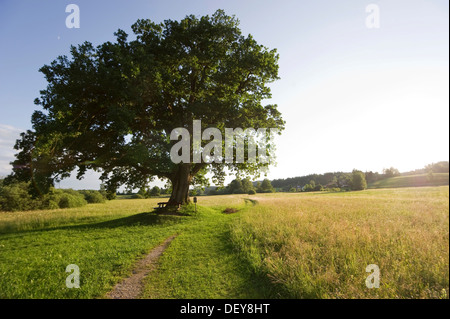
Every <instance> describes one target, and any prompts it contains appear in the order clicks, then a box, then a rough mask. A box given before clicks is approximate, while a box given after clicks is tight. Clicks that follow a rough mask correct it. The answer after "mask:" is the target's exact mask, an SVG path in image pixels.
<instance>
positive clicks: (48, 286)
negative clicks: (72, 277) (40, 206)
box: [0, 200, 189, 298]
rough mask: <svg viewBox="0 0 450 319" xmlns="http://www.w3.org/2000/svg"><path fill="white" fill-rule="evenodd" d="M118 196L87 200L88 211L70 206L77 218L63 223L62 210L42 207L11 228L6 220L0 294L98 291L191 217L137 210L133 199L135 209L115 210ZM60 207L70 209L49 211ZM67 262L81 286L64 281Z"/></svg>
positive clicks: (88, 294) (87, 294)
mask: <svg viewBox="0 0 450 319" xmlns="http://www.w3.org/2000/svg"><path fill="white" fill-rule="evenodd" d="M121 202H122V201H114V202H111V203H108V205H104V204H93V205H96V206H95V207H92V206H93V205H89V208H91V209H92V208H94V210H92V211H90V210H88V211H87V212H84V211H79V210H75V209H74V210H71V213H72V214H74V215H75V216H78V221H79V222H77V219H75V218H68V219H67V221H68V223H67V224H64V223H63V219H62V216H55V217H54V218H51V217H50V216H48V215H45V213H44V217H42V216H40V218H39V217H37V218H36V220H34V219H32V218H31V217H28V216H26V218H25V219H26V222H23V223H21V224H20V227H18V229H17V230H15V231H11V221H9V223H8V225H9V227H7V228H6V229H7V230H8V232H6V233H4V234H2V235H1V236H0V276H1V280H0V298H95V297H101V296H102V295H103V294H105V293H106V292H107V291H109V290H110V289H111V288H112V287H113V285H114V284H115V283H116V282H118V281H119V280H120V278H122V277H124V276H125V275H127V274H129V273H130V271H131V268H132V265H133V263H134V262H135V260H136V259H137V258H139V257H140V256H141V255H143V254H145V253H147V252H148V251H149V250H150V249H151V248H153V247H154V246H156V245H158V244H159V243H161V242H162V241H164V239H165V238H167V237H168V236H170V235H172V234H175V233H176V232H177V231H178V227H179V225H180V224H183V223H185V222H187V221H188V220H189V217H179V216H177V217H175V216H157V215H155V214H153V213H150V212H140V211H139V207H140V205H141V204H142V203H140V202H138V201H132V200H130V201H129V204H130V205H131V206H134V210H133V212H132V213H128V214H127V213H124V212H123V211H117V210H115V209H116V207H115V204H116V203H121ZM143 202H147V205H148V204H149V201H143ZM118 206H119V207H121V205H118ZM149 206H150V207H151V205H149ZM105 208H108V209H105ZM141 211H142V209H141ZM147 211H148V208H147ZM96 212H97V213H98V216H95V213H96ZM47 213H49V212H47ZM58 213H61V214H63V216H66V214H70V213H69V212H62V211H54V212H53V214H55V215H57V214H58ZM115 213H116V214H115ZM32 214H36V213H35V212H33V213H32ZM39 225H44V226H43V227H42V228H38V226H39ZM3 229H5V228H4V227H3ZM22 229H23V230H22ZM69 264H76V265H78V266H79V268H80V280H81V287H82V288H81V289H68V288H66V286H65V278H66V277H67V276H68V275H69V274H68V273H66V272H65V269H66V266H67V265H69Z"/></svg>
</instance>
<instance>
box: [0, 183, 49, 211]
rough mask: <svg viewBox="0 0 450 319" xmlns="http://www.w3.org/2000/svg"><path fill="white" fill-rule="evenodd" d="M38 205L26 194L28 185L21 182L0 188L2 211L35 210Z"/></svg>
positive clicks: (0, 206) (0, 207)
mask: <svg viewBox="0 0 450 319" xmlns="http://www.w3.org/2000/svg"><path fill="white" fill-rule="evenodd" d="M39 204H40V203H39V202H37V201H33V199H32V197H31V195H30V194H28V183H24V182H21V183H15V184H11V185H5V186H1V187H0V209H1V210H3V211H18V210H30V209H36V208H37V206H39Z"/></svg>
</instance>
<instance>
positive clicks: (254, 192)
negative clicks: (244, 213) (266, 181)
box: [248, 189, 256, 195]
mask: <svg viewBox="0 0 450 319" xmlns="http://www.w3.org/2000/svg"><path fill="white" fill-rule="evenodd" d="M248 194H249V195H255V194H256V191H255V190H254V189H251V190H249V191H248Z"/></svg>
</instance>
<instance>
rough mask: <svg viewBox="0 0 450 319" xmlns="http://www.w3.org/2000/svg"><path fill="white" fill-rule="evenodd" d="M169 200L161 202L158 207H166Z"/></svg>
mask: <svg viewBox="0 0 450 319" xmlns="http://www.w3.org/2000/svg"><path fill="white" fill-rule="evenodd" d="M167 203H168V202H160V203H158V209H160V208H164V207H166V205H167Z"/></svg>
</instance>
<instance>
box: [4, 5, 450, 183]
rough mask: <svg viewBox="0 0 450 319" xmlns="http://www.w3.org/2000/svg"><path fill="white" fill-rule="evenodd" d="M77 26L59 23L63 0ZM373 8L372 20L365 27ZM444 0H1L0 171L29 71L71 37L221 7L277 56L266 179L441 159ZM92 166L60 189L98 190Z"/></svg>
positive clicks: (27, 97) (445, 131) (25, 97)
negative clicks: (277, 123)
mask: <svg viewBox="0 0 450 319" xmlns="http://www.w3.org/2000/svg"><path fill="white" fill-rule="evenodd" d="M70 3H74V4H77V5H78V6H79V8H80V28H79V29H68V28H67V27H66V24H65V20H66V17H67V15H68V14H69V13H66V12H65V8H66V6H67V5H68V4H70ZM371 3H374V4H377V5H378V7H379V9H380V11H379V13H380V16H379V17H380V27H379V28H368V27H367V26H366V18H367V17H368V16H369V15H370V13H367V12H366V7H367V6H368V5H369V4H371ZM448 7H449V3H448V1H446V0H445V1H437V0H435V1H431V0H427V1H419V0H408V1H403V0H396V1H388V0H385V1H381V0H380V1H375V0H368V1H365V0H347V1H332V0H327V1H324V0H319V1H318V0H314V1H312V0H311V1H299V0H293V1H283V0H278V1H267V0H266V1H263V0H258V1H253V0H239V1H236V0H226V1H206V0H197V1H181V0H179V1H173V0H166V1H151V0H145V1H135V0H129V1H104V0H96V1H81V0H71V1H62V0H42V1H31V0H28V1H23V0H0V39H1V45H0V108H1V113H0V114H1V116H0V176H2V175H3V176H4V175H7V174H9V172H10V169H11V167H10V165H9V164H8V163H9V162H10V161H11V160H13V154H14V150H13V149H12V146H13V145H14V141H15V139H16V138H18V134H19V133H20V132H21V131H24V130H26V129H30V128H31V122H30V118H31V114H32V112H33V111H34V110H35V109H36V108H37V106H35V105H34V104H33V100H34V99H35V98H36V97H38V96H39V90H41V89H44V88H45V87H46V82H45V80H44V78H43V75H42V74H41V73H39V72H38V69H39V68H40V67H41V66H43V65H44V64H48V63H50V62H51V61H52V60H53V59H55V58H56V57H57V56H58V55H62V54H68V52H69V47H70V45H71V44H73V45H76V44H80V43H82V42H84V41H90V42H92V43H93V44H94V45H99V44H101V43H103V42H105V41H113V40H114V36H113V33H114V32H115V31H116V30H117V29H119V28H121V29H123V30H125V31H126V32H128V33H131V29H130V26H131V25H132V24H133V23H134V22H135V21H136V20H137V19H139V18H149V19H151V20H153V21H156V22H162V21H163V20H164V19H175V20H179V19H181V18H183V17H184V16H186V15H188V14H195V15H205V14H212V13H214V11H215V10H217V9H219V8H220V9H224V10H225V12H226V13H227V14H229V15H236V17H237V18H238V19H239V20H240V22H241V25H240V26H241V30H242V32H243V33H244V34H249V33H250V34H252V35H253V36H254V38H255V39H256V40H257V41H258V42H259V43H261V44H263V45H265V46H267V47H268V48H277V50H278V52H279V54H280V61H279V65H280V70H279V75H280V77H281V79H280V80H279V81H277V82H275V83H273V84H272V85H271V87H272V93H273V98H272V100H271V101H268V103H276V104H278V106H279V110H280V111H281V113H282V114H283V117H284V119H285V120H286V130H285V131H284V132H283V134H282V136H280V137H278V138H277V140H276V142H277V154H276V155H277V162H278V165H277V166H276V167H272V168H271V169H270V173H269V174H268V177H269V178H270V179H275V178H286V177H293V176H301V175H307V174H311V173H325V172H333V171H351V170H352V169H354V168H356V169H360V170H363V171H369V170H372V171H378V172H381V171H382V169H383V168H385V167H391V166H394V167H396V168H398V169H399V170H400V171H408V170H413V169H416V168H421V167H423V166H424V165H426V164H429V163H432V162H437V161H441V160H448V158H449V146H448V145H449V89H448V87H449V42H448V41H449V40H448V38H449V34H448V32H449V14H448V12H449V8H448ZM98 185H99V181H98V178H97V176H96V175H95V174H89V175H88V176H87V177H86V178H85V179H84V180H83V181H82V182H77V181H76V180H74V179H72V178H71V179H69V180H66V181H63V182H61V184H60V187H73V188H98Z"/></svg>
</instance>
